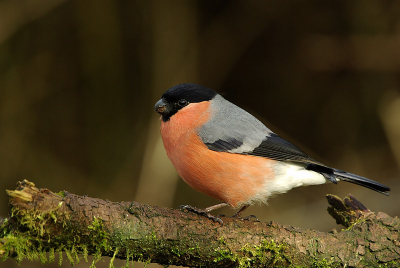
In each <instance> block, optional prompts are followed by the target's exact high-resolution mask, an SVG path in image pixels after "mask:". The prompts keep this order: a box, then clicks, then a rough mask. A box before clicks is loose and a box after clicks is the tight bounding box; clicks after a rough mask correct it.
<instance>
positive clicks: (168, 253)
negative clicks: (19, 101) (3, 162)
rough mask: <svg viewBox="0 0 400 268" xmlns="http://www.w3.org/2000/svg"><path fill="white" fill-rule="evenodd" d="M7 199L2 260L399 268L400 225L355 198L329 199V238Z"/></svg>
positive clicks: (21, 194) (40, 192)
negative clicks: (336, 228) (333, 225)
mask: <svg viewBox="0 0 400 268" xmlns="http://www.w3.org/2000/svg"><path fill="white" fill-rule="evenodd" d="M7 193H8V195H9V204H10V207H11V213H10V217H9V218H7V219H3V220H2V221H1V220H0V224H1V227H0V258H1V260H5V259H7V258H13V259H15V260H16V261H17V262H20V261H21V260H22V259H24V258H28V259H31V260H41V261H42V262H49V261H54V258H55V256H54V255H55V254H56V253H59V256H62V254H60V253H62V252H65V253H66V255H67V258H68V259H69V261H70V262H71V263H72V264H74V263H76V262H78V261H79V260H80V259H82V258H85V259H86V257H87V256H88V255H94V256H95V258H94V260H93V266H94V263H95V262H96V261H97V260H99V259H100V258H101V256H111V257H113V258H112V259H111V262H112V261H113V260H114V258H120V259H127V265H128V261H131V260H135V261H148V262H157V263H159V264H163V265H171V264H173V265H182V266H190V267H200V266H202V267H246V266H279V267H294V266H296V267H344V266H355V267H366V266H368V267H378V266H379V265H383V264H384V265H386V267H399V266H400V237H399V230H400V221H399V219H398V218H397V217H395V218H392V217H390V216H388V215H386V214H385V213H382V212H379V213H377V214H375V213H373V212H370V211H369V210H368V209H367V208H365V206H363V205H362V204H361V203H360V202H359V201H357V200H356V199H355V198H354V197H353V196H351V195H350V196H349V198H345V199H344V201H342V200H340V199H339V198H338V197H335V196H332V195H328V196H327V198H328V201H329V204H330V207H329V208H328V211H329V213H330V214H331V215H332V216H333V217H334V218H335V219H336V220H337V222H338V223H340V224H343V225H344V226H345V227H346V228H347V229H346V230H343V231H341V232H330V233H324V232H319V231H313V230H301V229H299V228H296V227H292V226H288V225H281V224H278V223H274V222H270V223H262V222H253V221H244V220H238V219H231V218H223V221H224V225H222V226H221V225H220V224H219V223H214V222H212V221H210V220H209V219H206V218H204V217H201V216H198V215H195V214H193V213H190V212H187V211H180V210H173V209H167V208H160V207H154V206H148V205H142V204H139V203H137V202H111V201H104V200H101V199H97V198H90V197H87V196H77V195H74V194H71V193H68V192H66V191H64V192H61V193H58V194H55V193H53V192H51V191H49V190H47V189H37V188H36V187H35V185H34V184H33V183H31V182H28V181H26V180H24V181H23V182H20V183H18V185H17V188H16V190H14V191H7ZM60 262H62V259H61V260H60ZM128 266H129V265H128Z"/></svg>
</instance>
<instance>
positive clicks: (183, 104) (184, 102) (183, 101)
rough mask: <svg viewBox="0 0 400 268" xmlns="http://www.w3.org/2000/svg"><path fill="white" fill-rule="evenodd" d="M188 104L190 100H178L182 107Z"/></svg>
mask: <svg viewBox="0 0 400 268" xmlns="http://www.w3.org/2000/svg"><path fill="white" fill-rule="evenodd" d="M188 104H189V102H188V101H187V100H185V99H181V100H179V101H178V105H179V106H180V107H185V106H186V105H188Z"/></svg>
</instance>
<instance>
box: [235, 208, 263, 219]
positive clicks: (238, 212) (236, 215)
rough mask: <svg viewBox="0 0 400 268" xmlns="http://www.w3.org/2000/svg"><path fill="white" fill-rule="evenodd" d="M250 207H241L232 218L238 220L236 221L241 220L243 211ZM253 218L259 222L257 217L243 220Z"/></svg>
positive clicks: (251, 216) (250, 216) (248, 217)
mask: <svg viewBox="0 0 400 268" xmlns="http://www.w3.org/2000/svg"><path fill="white" fill-rule="evenodd" d="M249 206H250V205H245V206H243V207H241V208H240V209H239V210H238V211H237V212H236V213H235V214H233V216H232V217H231V218H236V219H240V214H242V212H243V211H245V210H246V209H247V208H248V207H249ZM251 218H253V219H254V220H255V221H259V220H258V218H257V217H256V216H255V215H249V216H247V217H246V218H243V219H244V220H250V219H251Z"/></svg>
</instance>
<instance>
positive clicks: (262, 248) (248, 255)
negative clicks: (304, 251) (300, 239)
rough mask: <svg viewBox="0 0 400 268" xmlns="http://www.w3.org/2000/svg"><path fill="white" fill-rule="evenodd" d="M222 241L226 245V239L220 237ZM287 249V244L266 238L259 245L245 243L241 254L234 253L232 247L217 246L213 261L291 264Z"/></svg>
mask: <svg viewBox="0 0 400 268" xmlns="http://www.w3.org/2000/svg"><path fill="white" fill-rule="evenodd" d="M220 242H221V244H222V245H225V243H224V242H225V241H224V240H221V239H220ZM286 249H287V245H285V244H276V243H275V242H274V240H271V241H267V240H264V241H262V242H261V244H260V245H258V246H250V245H245V246H244V247H243V248H241V249H240V251H239V252H240V253H239V254H236V253H233V252H232V251H231V250H230V249H226V248H217V249H215V253H216V257H215V258H214V260H213V261H214V262H215V263H218V264H224V263H226V262H234V263H236V264H237V265H238V266H239V267H254V266H272V267H280V266H289V265H290V259H289V257H288V256H287V255H286V253H285V251H286Z"/></svg>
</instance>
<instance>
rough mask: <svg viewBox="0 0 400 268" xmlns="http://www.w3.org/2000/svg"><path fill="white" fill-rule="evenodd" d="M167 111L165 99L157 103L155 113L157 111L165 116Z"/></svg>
mask: <svg viewBox="0 0 400 268" xmlns="http://www.w3.org/2000/svg"><path fill="white" fill-rule="evenodd" d="M166 109H167V104H166V103H165V102H164V100H163V99H160V100H159V101H157V103H156V105H154V111H156V112H157V113H159V114H164V113H165V112H166Z"/></svg>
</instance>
